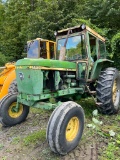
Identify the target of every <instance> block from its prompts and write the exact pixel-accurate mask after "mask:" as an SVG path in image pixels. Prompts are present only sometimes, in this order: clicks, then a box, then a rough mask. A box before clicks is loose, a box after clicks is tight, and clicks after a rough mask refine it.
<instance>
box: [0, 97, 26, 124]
mask: <svg viewBox="0 0 120 160" xmlns="http://www.w3.org/2000/svg"><path fill="white" fill-rule="evenodd" d="M16 104H17V95H16V94H12V95H11V94H8V95H6V96H5V97H4V98H3V99H2V100H1V103H0V120H1V123H2V124H3V125H4V126H13V125H16V124H19V123H21V122H22V121H24V120H25V119H26V117H27V115H28V113H29V107H28V106H25V105H23V104H19V106H18V108H17V107H16Z"/></svg>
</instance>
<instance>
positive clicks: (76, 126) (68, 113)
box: [47, 101, 84, 155]
mask: <svg viewBox="0 0 120 160" xmlns="http://www.w3.org/2000/svg"><path fill="white" fill-rule="evenodd" d="M83 129H84V111H83V109H82V107H81V106H80V105H78V104H77V103H75V102H72V101H68V102H64V103H62V104H61V105H60V106H59V107H57V108H56V109H55V110H54V111H53V113H52V115H51V117H50V119H49V122H48V127H47V141H48V143H49V145H50V148H51V150H52V151H53V152H55V153H58V154H61V155H65V154H67V153H68V152H70V151H71V150H73V149H74V148H75V147H76V146H77V145H78V143H79V141H80V139H81V137H82V133H83Z"/></svg>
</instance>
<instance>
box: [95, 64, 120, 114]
mask: <svg viewBox="0 0 120 160" xmlns="http://www.w3.org/2000/svg"><path fill="white" fill-rule="evenodd" d="M96 92H97V102H98V103H101V105H99V106H98V109H99V111H100V112H101V113H103V114H107V115H110V114H115V113H117V112H118V110H119V109H120V75H119V72H118V70H117V69H115V68H112V67H111V68H107V69H106V70H104V71H101V74H100V76H99V79H98V82H97V88H96Z"/></svg>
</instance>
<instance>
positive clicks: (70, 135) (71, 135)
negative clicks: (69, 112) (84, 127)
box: [66, 117, 80, 141]
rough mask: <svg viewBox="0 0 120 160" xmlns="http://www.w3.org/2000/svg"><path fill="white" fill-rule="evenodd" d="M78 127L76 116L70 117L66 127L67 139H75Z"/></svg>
mask: <svg viewBox="0 0 120 160" xmlns="http://www.w3.org/2000/svg"><path fill="white" fill-rule="evenodd" d="M79 127H80V126H79V119H78V118H77V117H73V118H71V119H70V121H69V122H68V125H67V127H66V140H67V141H73V140H74V139H75V137H76V136H77V134H78V130H79Z"/></svg>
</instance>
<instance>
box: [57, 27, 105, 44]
mask: <svg viewBox="0 0 120 160" xmlns="http://www.w3.org/2000/svg"><path fill="white" fill-rule="evenodd" d="M68 30H71V32H72V33H76V32H81V31H84V30H87V31H88V32H90V33H92V34H93V35H95V36H96V37H98V38H99V39H101V40H102V41H105V38H104V37H102V36H101V35H99V34H98V33H97V32H95V31H94V30H93V29H91V28H90V27H88V26H86V25H84V24H82V25H79V26H75V27H70V28H67V29H62V30H59V31H57V36H62V35H67V33H68Z"/></svg>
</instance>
